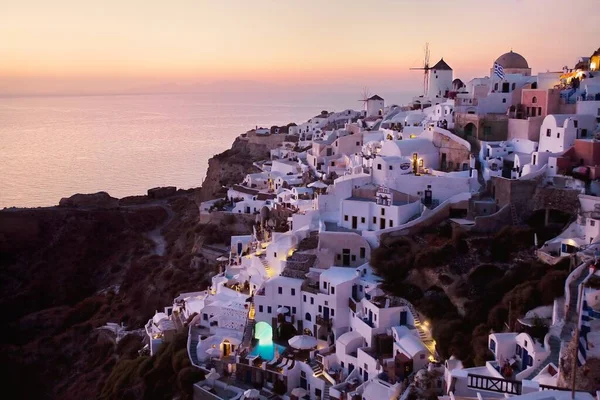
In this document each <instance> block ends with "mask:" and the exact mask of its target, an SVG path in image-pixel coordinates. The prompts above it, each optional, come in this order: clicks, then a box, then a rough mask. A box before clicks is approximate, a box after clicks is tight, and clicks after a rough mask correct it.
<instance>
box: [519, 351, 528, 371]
mask: <svg viewBox="0 0 600 400" xmlns="http://www.w3.org/2000/svg"><path fill="white" fill-rule="evenodd" d="M527 360H529V352H528V351H527V350H526V349H525V347H523V355H522V361H521V370H525V369H527Z"/></svg>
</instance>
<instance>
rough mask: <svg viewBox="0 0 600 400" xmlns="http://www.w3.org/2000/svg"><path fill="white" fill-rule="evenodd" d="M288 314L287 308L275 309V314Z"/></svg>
mask: <svg viewBox="0 0 600 400" xmlns="http://www.w3.org/2000/svg"><path fill="white" fill-rule="evenodd" d="M289 312H290V309H289V308H287V307H279V308H278V309H277V314H287V313H289Z"/></svg>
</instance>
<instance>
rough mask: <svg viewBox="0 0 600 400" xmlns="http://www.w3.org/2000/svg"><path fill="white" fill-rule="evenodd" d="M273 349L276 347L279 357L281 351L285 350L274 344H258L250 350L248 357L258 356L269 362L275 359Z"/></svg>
mask: <svg viewBox="0 0 600 400" xmlns="http://www.w3.org/2000/svg"><path fill="white" fill-rule="evenodd" d="M275 347H277V351H278V353H279V355H281V354H283V351H284V350H285V347H284V346H281V345H278V344H275V343H273V342H270V343H267V344H264V343H260V342H259V343H258V344H257V345H256V347H254V348H253V349H252V351H251V352H250V355H252V356H260V357H261V358H262V359H263V360H268V361H271V360H273V358H275Z"/></svg>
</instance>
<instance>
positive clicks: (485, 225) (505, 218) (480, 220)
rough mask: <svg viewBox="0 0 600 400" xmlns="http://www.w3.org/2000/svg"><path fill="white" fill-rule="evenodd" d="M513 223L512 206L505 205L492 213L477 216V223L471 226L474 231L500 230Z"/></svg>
mask: <svg viewBox="0 0 600 400" xmlns="http://www.w3.org/2000/svg"><path fill="white" fill-rule="evenodd" d="M510 223H511V218H510V206H509V205H505V206H504V207H502V208H501V209H500V210H498V211H497V212H496V213H494V214H492V215H484V216H479V217H475V225H473V227H472V228H471V230H472V231H474V232H481V233H492V232H498V231H499V230H500V229H501V228H502V227H503V226H506V225H508V224H510Z"/></svg>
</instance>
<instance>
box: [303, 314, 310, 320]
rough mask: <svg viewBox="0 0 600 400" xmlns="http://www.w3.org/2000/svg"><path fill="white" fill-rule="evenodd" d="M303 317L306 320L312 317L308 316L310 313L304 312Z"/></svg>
mask: <svg viewBox="0 0 600 400" xmlns="http://www.w3.org/2000/svg"><path fill="white" fill-rule="evenodd" d="M304 319H305V320H307V321H310V320H311V319H312V317H311V316H310V313H306V315H305V316H304Z"/></svg>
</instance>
